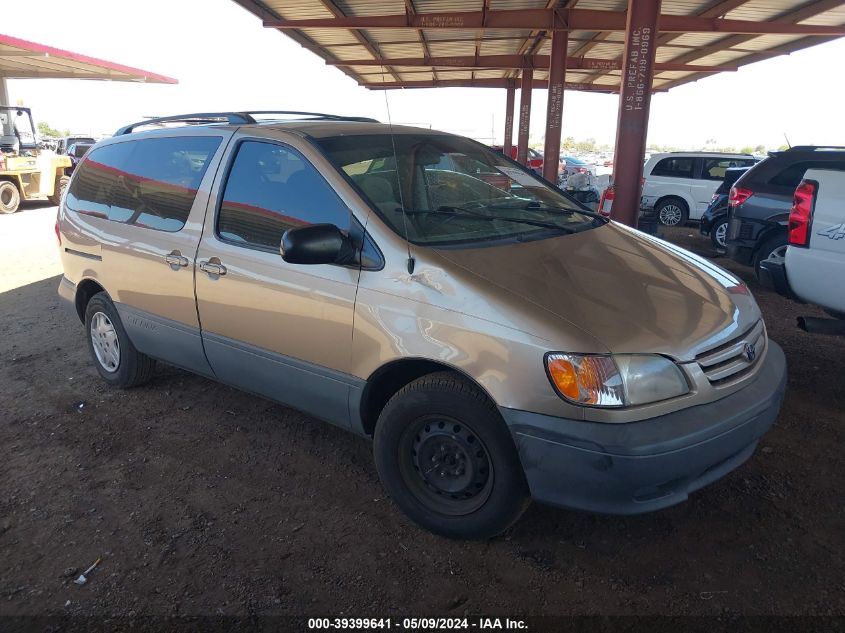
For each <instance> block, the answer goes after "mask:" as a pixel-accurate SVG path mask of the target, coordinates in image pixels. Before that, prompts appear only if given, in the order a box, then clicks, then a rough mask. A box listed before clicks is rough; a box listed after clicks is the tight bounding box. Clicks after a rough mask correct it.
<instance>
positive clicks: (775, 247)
mask: <svg viewBox="0 0 845 633" xmlns="http://www.w3.org/2000/svg"><path fill="white" fill-rule="evenodd" d="M788 244H789V242H788V238H787V235H786V233H779V234H778V235H773V236H772V237H770V238H768V239H766V240H765V241H764V242H763V243H762V244H761V245H760V248H758V249H757V252H756V253H755V254H754V274H755V275H757V278H758V279H759V278H760V262H762V261H764V260H766V259H769V258H770V257H785V256H786V247H787V245H788Z"/></svg>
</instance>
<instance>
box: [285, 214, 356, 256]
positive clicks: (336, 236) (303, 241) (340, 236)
mask: <svg viewBox="0 0 845 633" xmlns="http://www.w3.org/2000/svg"><path fill="white" fill-rule="evenodd" d="M279 252H280V253H281V255H282V259H283V260H285V261H286V262H288V263H289V264H338V265H340V266H345V265H347V264H354V263H356V262H357V260H358V257H357V252H356V249H355V245H354V244H353V243H352V239H351V238H350V237H349V236H348V235H346V234H344V233H343V232H342V231H341V230H340V229H339V228H337V227H336V226H335V225H334V224H311V225H308V226H302V227H299V228H295V229H288V230H287V231H285V233H284V235H282V243H281V245H280V247H279Z"/></svg>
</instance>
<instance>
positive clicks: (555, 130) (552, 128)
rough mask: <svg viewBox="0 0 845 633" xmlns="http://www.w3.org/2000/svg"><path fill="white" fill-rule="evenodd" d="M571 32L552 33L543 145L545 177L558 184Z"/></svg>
mask: <svg viewBox="0 0 845 633" xmlns="http://www.w3.org/2000/svg"><path fill="white" fill-rule="evenodd" d="M568 35H569V33H567V32H566V31H555V32H554V34H553V35H552V54H551V55H550V58H551V67H550V69H549V95H548V102H547V105H546V141H545V145H544V147H543V178H545V179H546V180H548V181H549V182H552V183H555V184H557V170H558V162H559V160H560V133H561V128H562V126H563V86H564V83H565V82H566V50H567V48H569V38H568V37H567V36H568Z"/></svg>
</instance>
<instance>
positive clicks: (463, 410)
mask: <svg viewBox="0 0 845 633" xmlns="http://www.w3.org/2000/svg"><path fill="white" fill-rule="evenodd" d="M374 439H375V442H374V454H375V461H376V468H377V469H378V473H379V477H380V478H381V481H382V484H383V485H384V487H385V489H386V490H387V492H388V493H389V494H390V496H391V498H392V499H393V500H394V501H395V502H396V504H397V505H398V506H399V507H400V508H401V509H402V510H403V511H404V512H405V514H407V515H408V516H409V517H410V518H411V519H413V520H414V521H415V522H416V523H417V524H419V525H420V526H422V527H424V528H426V529H427V530H430V531H432V532H435V533H437V534H442V535H444V536H449V537H453V538H470V539H486V538H490V537H492V536H495V535H496V534H499V533H500V532H502V531H504V530H505V529H507V528H508V527H509V526H510V525H512V524H513V523H514V522H515V521H516V520H517V519H518V518H519V517H520V516H521V515H522V513H523V511H524V510H525V508H526V507H527V506H528V503H529V501H530V497H529V495H528V486H527V484H526V482H525V475H524V473H523V470H522V465H521V464H520V462H519V457H518V455H517V453H516V447H515V446H514V443H513V440H512V439H511V436H510V432H509V431H508V429H507V427H506V426H505V424H504V422H503V421H502V419H501V417H500V415H499V412H498V411H497V410H496V407H495V405H494V404H493V403H492V402H491V401H490V400H489V398H487V396H486V395H485V394H483V393H482V392H481V391H479V390H478V389H477V388H476V387H475V386H474V385H473V384H471V383H470V382H468V381H467V380H465V379H463V378H461V377H460V376H458V375H456V374H452V373H449V372H441V373H436V374H430V375H428V376H423V377H422V378H419V379H418V380H415V381H414V382H412V383H411V384H409V385H407V386H406V387H404V388H403V389H402V390H400V391H399V392H398V393H397V394H396V395H394V396H393V397H392V398H391V399H390V401H389V402H388V403H387V405H386V406H385V408H384V410H383V411H382V413H381V415H380V416H379V420H378V424H377V426H376V431H375V438H374Z"/></svg>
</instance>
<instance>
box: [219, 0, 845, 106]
mask: <svg viewBox="0 0 845 633" xmlns="http://www.w3.org/2000/svg"><path fill="white" fill-rule="evenodd" d="M234 1H235V2H237V3H238V4H241V5H242V6H244V7H245V8H247V9H248V10H250V11H252V12H253V13H255V14H256V15H258V16H259V17H260V18H262V19H264V20H267V19H273V18H276V19H285V20H305V19H338V18H344V17H350V18H367V17H369V18H377V17H382V16H406V17H405V18H403V19H402V20H401V21H400V24H399V25H398V26H397V24H395V23H391V24H390V26H388V25H386V24H382V25H381V27H380V28H373V27H372V26H369V27H368V28H360V29H351V28H296V29H292V30H284V31H283V32H284V33H286V34H288V35H289V36H290V37H292V38H294V39H295V40H296V41H298V42H300V43H301V44H303V45H304V46H307V47H308V48H309V49H311V50H313V51H314V52H315V53H316V54H317V55H320V56H321V57H323V58H324V59H326V60H327V61H329V63H334V64H336V65H337V63H338V62H339V61H350V60H351V61H357V62H364V61H370V64H369V65H363V64H353V65H348V66H343V65H338V69H339V70H340V71H342V72H345V73H347V74H348V75H350V76H351V77H353V78H354V79H355V80H356V81H358V82H359V83H360V84H361V85H363V86H366V87H379V84H382V83H384V82H387V83H389V84H390V85H391V86H397V87H401V85H402V83H403V82H405V81H412V82H414V85H420V84H419V82H421V81H425V80H426V79H428V80H430V81H434V80H443V81H446V80H450V81H458V80H461V79H464V78H466V79H467V80H470V79H472V80H475V79H484V80H487V81H489V80H501V81H502V82H504V81H506V80H507V81H512V80H517V79H518V78H519V76H520V74H521V72H522V71H521V70H519V69H518V68H512V67H502V66H503V65H502V64H499V65H495V66H494V65H485V62H486V60H485V59H484V58H485V57H487V56H491V55H499V56H501V55H511V56H514V55H518V56H530V55H540V56H548V55H549V53H550V49H551V47H550V42H551V31H547V30H527V29H507V28H496V29H493V28H477V29H473V28H421V27H422V25H421V24H418V27H420V28H417V27H412V26H405V27H403V26H401V25H402V24H405V21H406V19H407V20H411V19H412V17H413V16H425V15H427V14H447V13H448V14H462V13H467V14H472V15H481V14H482V12H484V13H483V14H484V15H487V14H488V13H489V12H490V11H503V10H511V11H529V10H537V9H551V8H561V9H566V8H575V9H576V10H578V9H584V10H589V11H607V12H624V11H625V10H626V9H627V6H628V2H627V0H234ZM472 12H475V13H472ZM576 12H577V11H576ZM661 12H662V14H663V15H667V16H687V17H702V18H710V19H720V18H724V19H729V20H742V21H748V22H755V23H770V24H772V25H773V28H776V27H777V26H778V25H783V24H800V25H814V26H829V27H842V26H845V1H842V0H839V1H836V0H663V2H662V9H661ZM409 23H410V22H409ZM472 24H475V23H472ZM479 24H480V22H479ZM550 24H551V22H550ZM464 25H466V22H462V23H459V24H454V25H450V27H451V26H458V27H462V26H464ZM585 25H586V24H585ZM425 26H426V27H429V26H431V25H430V24H426V25H425ZM438 26H441V25H438ZM590 26H592V27H593V28H595V27H597V26H598V27H601V26H602V24H601V22H599V23H598V24H590ZM843 32H845V31H843ZM734 33H736V34H731V32H730V31H724V30H719V31H715V32H694V33H677V32H672V33H660V34H659V35H658V37H657V42H658V47H657V51H656V60H657V62H658V63H662V64H669V63H671V64H672V65H673V66H672V67H671V68H670V69H656V74H655V80H654V87H655V89H658V88H659V89H666V88H671V87H674V86H677V85H680V84H683V83H687V82H689V81H695V80H697V79H701V78H703V77H706V76H709V75H711V74H713V72H715V71H717V70H722V69H723V68H722V67H736V66H741V65H743V64H746V63H752V62H754V61H759V60H760V59H765V58H767V57H770V56H772V55H776V54H784V53H788V52H791V51H793V50H798V49H801V48H806V47H808V46H812V45H814V44H817V43H821V42H824V41H828V40H830V39H833V38H834V37H836V36H838V35H833V36H831V35H808V34H803V35H802V34H799V35H795V34H773V35H765V34H760V35H755V34H747V33H745V34H743V33H741V32H739V31H735V32H734ZM623 52H624V33H622V32H621V31H618V30H610V31H596V30H572V31H570V33H569V48H568V55H569V56H571V57H583V58H588V60H605V61H608V62H615V63H618V62H621V60H622V56H623ZM476 55H478V56H481V59H478V60H477V61H476V60H475V56H476ZM431 57H439V58H450V57H452V58H454V57H461V58H472V59H462V60H459V61H461V63H469V62H473V63H469V65H468V66H462V67H457V66H456V63H450V64H446V65H443V64H439V65H438V64H437V63H436V62H438V61H440V60H430V59H428V58H431ZM409 58H410V59H409ZM379 59H386V60H399V61H397V65H387V64H386V65H385V67H384V68H382V67H381V66H380V65H373V61H374V60H379ZM544 59H545V58H544ZM410 61H413V62H414V63H413V64H410ZM508 63H510V62H508ZM679 64H683V65H684V66H683V67H682V69H679V67H678V65H679ZM690 66H692V67H691V68H689V70H688V69H687V68H688V67H690ZM702 66H716V67H719V68H716V69H713V70H707V69H705V71H702V70H701V67H702ZM547 76H548V73H547V71H545V70H543V69H535V71H534V78H535V80H536V79H542V78H545V77H547ZM620 77H621V73H620V71H619V70H613V69H611V70H601V69H596V70H592V69H582V68H573V69H569V70H567V82H570V83H577V84H588V85H590V84H591V85H592V86H593V87H594V88H596V89H603V90H606V89H612V90H615V89H618V86H619V82H620ZM487 85H489V84H487Z"/></svg>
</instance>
